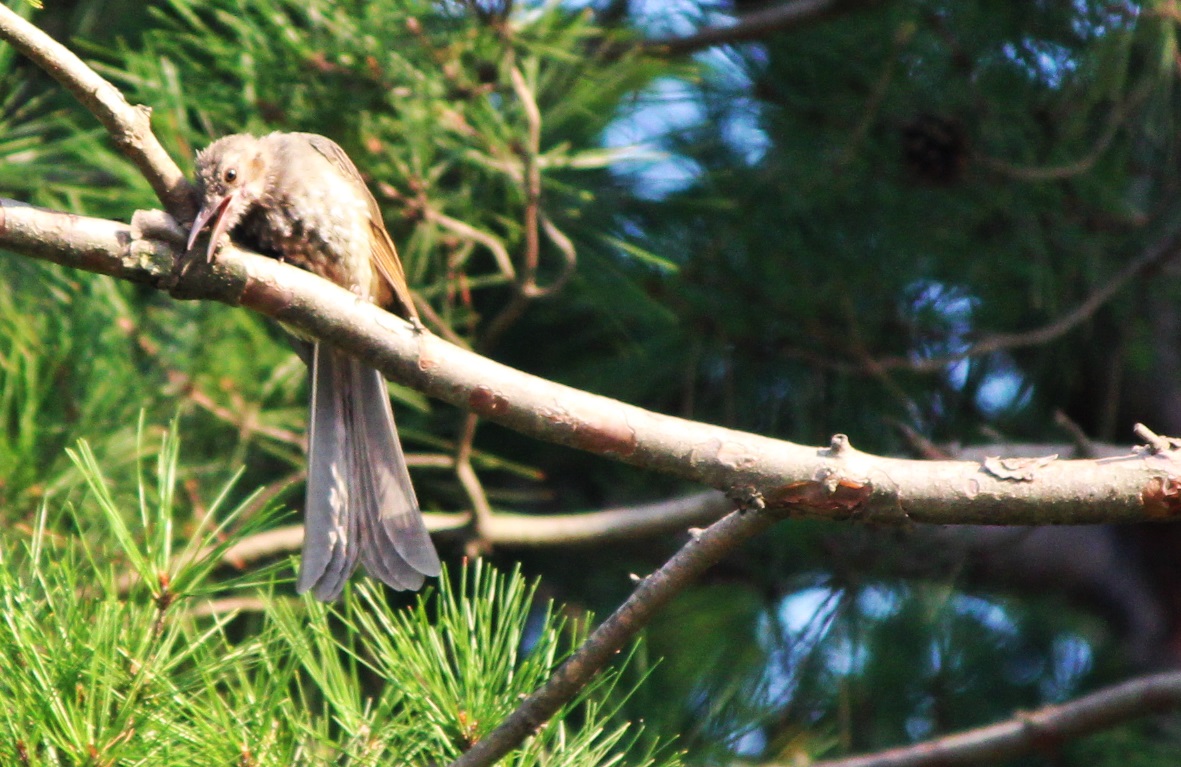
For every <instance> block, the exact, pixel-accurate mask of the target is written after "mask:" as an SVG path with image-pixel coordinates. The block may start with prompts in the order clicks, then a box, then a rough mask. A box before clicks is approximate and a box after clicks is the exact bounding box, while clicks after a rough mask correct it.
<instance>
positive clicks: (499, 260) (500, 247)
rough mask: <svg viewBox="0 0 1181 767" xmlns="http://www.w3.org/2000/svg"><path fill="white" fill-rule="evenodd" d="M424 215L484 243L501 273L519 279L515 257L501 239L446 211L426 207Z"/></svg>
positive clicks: (459, 233)
mask: <svg viewBox="0 0 1181 767" xmlns="http://www.w3.org/2000/svg"><path fill="white" fill-rule="evenodd" d="M422 215H423V217H424V218H425V219H426V220H428V221H433V222H435V223H436V224H438V225H439V226H442V227H443V228H445V229H450V230H451V231H452V232H454V233H455V234H457V235H459V236H460V237H464V238H466V239H469V240H475V241H476V242H478V243H480V244H481V245H483V246H484V247H485V248H487V249H488V251H489V252H490V253H492V257H493V258H494V259H495V260H496V265H497V267H499V269H500V272H501V274H503V275H504V276H505V277H506V278H507V279H509V280H514V281H515V280H516V279H517V269H516V267H514V266H513V259H512V257H511V256H510V255H509V254H508V249H506V248H505V247H504V243H502V242H501V241H500V240H499V239H497V238H496V237H493V236H492V235H490V234H488V233H487V232H482V231H480V230H479V229H477V228H476V227H474V226H472V225H470V224H465V223H464V222H462V221H460V220H459V219H457V218H451V216H448V215H446V214H445V213H440V212H439V211H437V210H435V209H434V208H430V207H427V208H424V209H423V211H422Z"/></svg>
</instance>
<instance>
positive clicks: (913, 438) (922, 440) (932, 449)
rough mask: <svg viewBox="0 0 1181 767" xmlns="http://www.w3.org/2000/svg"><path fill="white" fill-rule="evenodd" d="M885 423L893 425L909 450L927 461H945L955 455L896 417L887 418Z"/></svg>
mask: <svg viewBox="0 0 1181 767" xmlns="http://www.w3.org/2000/svg"><path fill="white" fill-rule="evenodd" d="M886 423H888V424H890V425H891V426H893V427H894V428H895V429H896V430H897V431H898V433H899V434H901V435H902V439H903V440H905V441H906V443H907V444H908V445H910V449H911V452H913V453H914V454H915V455H917V456H919V457H920V458H926V459H927V460H928V461H946V460H948V459H951V458H954V457H955V456H953V455H951V454H950V453H948V452H947V451H946V450H944V449H943V448H941V447H939V446H938V445H936V444H935V443H934V442H932V441H931V440H929V439H927V437H926V436H924V435H922V434H920V433H919V432H917V431H916V430H915V429H914V428H913V427H912V426H911V425H910V424H908V423H905V422H904V421H900V420H898V419H897V418H887V419H886Z"/></svg>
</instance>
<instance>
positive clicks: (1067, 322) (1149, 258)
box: [859, 233, 1181, 373]
mask: <svg viewBox="0 0 1181 767" xmlns="http://www.w3.org/2000/svg"><path fill="white" fill-rule="evenodd" d="M1179 251H1181V233H1173V234H1171V235H1169V236H1168V237H1166V238H1164V239H1162V240H1160V241H1158V242H1157V243H1155V244H1153V245H1152V246H1151V247H1149V248H1148V249H1147V250H1145V251H1144V252H1143V253H1141V254H1140V255H1139V256H1138V257H1137V258H1135V259H1133V260H1132V261H1131V262H1130V263H1128V265H1127V266H1125V267H1124V268H1123V269H1122V270H1120V271H1119V272H1118V273H1116V275H1115V276H1114V277H1112V278H1111V279H1110V280H1108V281H1107V282H1106V283H1105V284H1104V285H1102V286H1101V287H1100V288H1098V289H1097V290H1095V291H1094V292H1093V293H1091V294H1090V295H1089V296H1087V297H1086V298H1085V299H1083V301H1082V302H1081V303H1080V304H1079V305H1078V306H1076V307H1075V308H1074V309H1071V310H1070V311H1068V312H1066V313H1065V314H1063V315H1061V316H1060V317H1057V318H1055V319H1054V320H1051V321H1050V322H1048V323H1046V324H1045V325H1042V326H1041V327H1040V328H1033V329H1031V330H1025V331H1022V332H1020V333H996V334H994V335H989V336H986V337H984V338H981V339H980V340H979V341H976V342H975V343H973V344H972V345H971V346H969V347H968V348H967V349H965V350H964V351H962V352H959V353H956V354H947V355H942V356H939V357H926V358H923V359H911V358H909V357H881V358H878V359H875V360H872V361H869V362H866V363H863V365H861V366H859V367H862V368H863V369H865V370H869V371H871V372H872V371H878V370H895V369H900V368H901V369H904V370H912V371H915V372H919V373H935V372H939V371H941V370H943V369H944V368H946V367H947V366H948V365H951V364H953V363H956V362H960V361H961V360H966V359H968V358H970V357H979V356H981V355H984V354H991V353H993V352H998V351H1003V350H1006V349H1019V348H1023V347H1029V346H1040V345H1042V344H1046V343H1049V342H1050V341H1053V340H1054V339H1056V338H1059V337H1061V336H1063V335H1065V334H1066V333H1068V332H1070V331H1071V330H1074V329H1075V328H1076V327H1078V326H1079V325H1081V324H1082V323H1083V322H1086V321H1087V320H1089V319H1090V318H1091V317H1092V316H1094V314H1095V312H1097V311H1099V309H1101V308H1102V307H1103V305H1104V304H1106V303H1107V302H1108V301H1110V300H1111V299H1112V298H1113V297H1114V296H1115V295H1116V294H1117V293H1119V291H1121V290H1122V289H1123V288H1124V286H1126V285H1127V284H1128V283H1129V282H1131V281H1132V280H1133V279H1134V278H1136V277H1139V276H1140V275H1142V274H1144V273H1145V272H1147V271H1149V270H1151V269H1155V268H1157V267H1159V266H1161V265H1162V264H1164V263H1165V262H1167V261H1170V260H1171V259H1173V258H1176V256H1177V254H1178V252H1179Z"/></svg>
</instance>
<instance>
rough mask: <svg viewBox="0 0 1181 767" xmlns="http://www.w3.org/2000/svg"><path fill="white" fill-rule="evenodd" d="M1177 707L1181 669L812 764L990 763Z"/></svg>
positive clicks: (923, 766) (924, 766)
mask: <svg viewBox="0 0 1181 767" xmlns="http://www.w3.org/2000/svg"><path fill="white" fill-rule="evenodd" d="M1178 706H1181V672H1178V671H1173V672H1169V673H1165V674H1156V675H1153V676H1146V677H1141V678H1139V679H1133V680H1131V681H1128V682H1122V683H1120V684H1117V685H1113V686H1111V687H1106V688H1104V689H1102V690H1099V691H1097V692H1093V693H1091V694H1090V695H1084V696H1083V697H1081V698H1078V699H1076V700H1073V701H1070V702H1069V703H1062V704H1059V705H1056V706H1046V707H1045V708H1041V709H1038V710H1037V711H1031V712H1027V713H1022V714H1019V715H1018V716H1016V717H1014V718H1013V719H1010V720H1008V721H1007V722H1001V723H999V724H994V725H990V726H988V727H981V728H979V729H975V730H968V731H967V732H962V733H958V734H956V735H949V736H947V737H944V738H937V739H935V740H928V741H923V742H922V743H916V744H914V745H912V746H904V747H902V748H893V749H890V750H888V751H880V752H878V753H876V754H867V755H865V756H856V757H852V758H849V759H835V760H830V761H823V762H815V763H814V767H928V765H930V766H931V767H935V766H936V765H938V767H950V765H963V764H979V763H981V762H987V763H988V764H995V763H997V762H1000V761H1004V760H1007V759H1012V758H1014V757H1017V756H1020V755H1022V754H1027V753H1030V752H1032V751H1036V750H1039V749H1044V748H1045V747H1046V746H1047V744H1054V743H1061V742H1064V741H1067V740H1070V739H1072V738H1077V737H1080V736H1082V735H1087V734H1089V733H1092V732H1097V731H1099V730H1103V729H1106V728H1108V727H1112V726H1114V725H1117V724H1120V723H1121V722H1124V721H1127V720H1128V719H1134V718H1136V717H1141V716H1146V715H1148V714H1153V713H1156V712H1159V711H1165V710H1169V709H1175V708H1177V707H1178Z"/></svg>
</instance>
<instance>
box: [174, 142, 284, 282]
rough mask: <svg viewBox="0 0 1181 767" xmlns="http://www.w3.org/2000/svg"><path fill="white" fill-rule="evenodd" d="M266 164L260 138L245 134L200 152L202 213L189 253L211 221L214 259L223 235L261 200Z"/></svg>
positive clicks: (192, 233)
mask: <svg viewBox="0 0 1181 767" xmlns="http://www.w3.org/2000/svg"><path fill="white" fill-rule="evenodd" d="M267 175H268V174H267V164H266V158H265V156H264V154H263V152H262V145H261V142H260V141H259V139H258V138H256V137H254V136H250V135H248V134H245V133H239V134H236V135H233V136H226V137H225V138H220V139H218V140H217V141H215V142H213V143H212V144H210V145H209V146H208V147H206V148H205V149H204V150H203V151H201V152H198V153H197V191H198V192H199V193H200V195H201V211H200V212H199V213H198V214H197V219H196V220H195V221H193V227H192V229H191V230H189V242H188V246H187V248H186V250H192V248H193V243H194V242H196V240H197V235H198V234H200V233H201V230H202V229H204V228H205V227H206V226H207V225H208V224H209V223H210V222H211V221H212V222H213V231H212V232H211V233H210V235H209V250H208V251H206V257H207V258H209V259H212V258H213V252H214V250H216V249H217V244H218V242H220V241H221V238H222V236H223V235H224V234H225V233H226V232H229V231H231V230H232V229H233V228H234V227H235V226H237V225H238V223H239V222H240V221H241V220H242V218H243V217H244V216H245V215H246V214H247V213H248V212H249V211H250V209H251V208H252V207H254V205H255V204H256V203H257V202H258V201H259V200H260V199H262V196H263V193H264V192H265V191H266V184H267Z"/></svg>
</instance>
